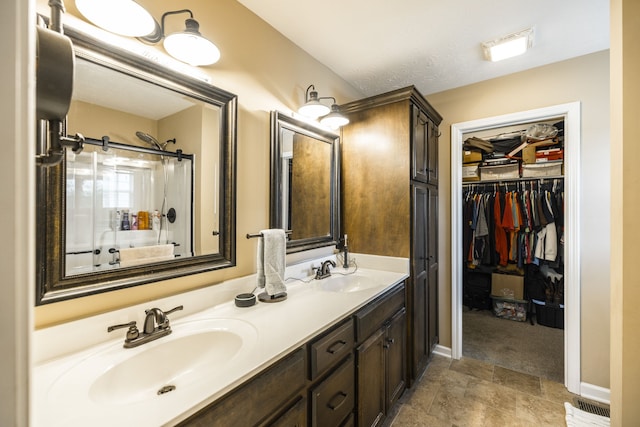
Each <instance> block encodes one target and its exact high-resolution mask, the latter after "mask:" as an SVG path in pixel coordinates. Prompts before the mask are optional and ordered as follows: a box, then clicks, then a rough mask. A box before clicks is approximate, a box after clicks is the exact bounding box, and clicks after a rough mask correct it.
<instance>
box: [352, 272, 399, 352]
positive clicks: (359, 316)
mask: <svg viewBox="0 0 640 427" xmlns="http://www.w3.org/2000/svg"><path fill="white" fill-rule="evenodd" d="M404 306H405V298H404V282H403V283H401V284H399V285H397V286H396V287H395V288H393V290H391V291H390V292H389V293H387V294H385V295H383V296H381V297H380V298H379V299H377V300H375V301H373V302H372V303H371V304H369V305H368V306H366V307H365V308H363V309H362V310H360V311H359V312H357V313H356V315H355V319H356V340H357V342H361V341H362V340H364V339H366V338H367V337H368V336H370V335H371V334H372V333H374V332H375V331H376V330H377V329H379V328H380V327H382V324H383V323H384V322H385V321H387V320H388V319H389V318H390V317H391V316H393V315H394V314H395V313H396V312H397V311H398V310H400V309H401V308H402V307H404Z"/></svg>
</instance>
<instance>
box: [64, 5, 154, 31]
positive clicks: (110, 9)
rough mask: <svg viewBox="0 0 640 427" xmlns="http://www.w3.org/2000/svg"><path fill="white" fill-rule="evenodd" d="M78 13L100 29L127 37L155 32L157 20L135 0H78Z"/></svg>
mask: <svg viewBox="0 0 640 427" xmlns="http://www.w3.org/2000/svg"><path fill="white" fill-rule="evenodd" d="M75 3H76V7H77V8H78V11H80V13H81V14H82V15H83V16H84V17H85V18H87V19H88V20H89V21H91V22H92V23H94V24H95V25H97V26H98V27H100V28H102V29H104V30H107V31H109V32H112V33H116V34H120V35H121V36H127V37H140V36H146V35H147V34H151V33H152V32H154V31H155V28H156V26H157V25H158V24H157V23H156V20H155V19H153V16H151V14H150V13H149V12H148V11H147V10H146V9H145V8H144V7H142V6H140V5H139V4H138V3H136V2H135V1H133V0H110V1H104V0H102V1H101V0H76V1H75Z"/></svg>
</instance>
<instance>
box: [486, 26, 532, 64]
mask: <svg viewBox="0 0 640 427" xmlns="http://www.w3.org/2000/svg"><path fill="white" fill-rule="evenodd" d="M533 36H534V28H533V27H531V28H527V29H526V30H522V31H518V32H516V33H512V34H508V35H506V36H503V37H500V38H498V39H495V40H491V41H488V42H484V43H482V49H483V52H484V58H485V59H486V60H487V61H492V62H495V61H501V60H503V59H507V58H512V57H514V56H518V55H522V54H523V53H525V52H526V51H527V49H529V48H530V47H532V46H533Z"/></svg>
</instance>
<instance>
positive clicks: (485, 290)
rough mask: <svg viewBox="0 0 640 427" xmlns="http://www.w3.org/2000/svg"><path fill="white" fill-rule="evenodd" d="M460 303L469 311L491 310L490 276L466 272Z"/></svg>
mask: <svg viewBox="0 0 640 427" xmlns="http://www.w3.org/2000/svg"><path fill="white" fill-rule="evenodd" d="M462 303H463V304H464V305H466V306H467V307H469V309H474V308H475V309H478V310H491V274H487V273H474V272H467V273H466V274H465V275H464V281H463V290H462Z"/></svg>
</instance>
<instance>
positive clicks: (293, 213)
mask: <svg viewBox="0 0 640 427" xmlns="http://www.w3.org/2000/svg"><path fill="white" fill-rule="evenodd" d="M271 122H272V144H271V150H272V154H271V156H272V165H271V180H272V182H271V226H272V227H273V228H284V229H286V230H290V232H291V234H290V239H289V241H288V243H287V251H288V252H289V253H291V252H296V251H300V250H306V249H312V248H317V247H322V246H330V245H332V244H335V243H336V241H337V236H338V230H339V195H338V189H339V137H338V136H337V135H336V134H334V133H332V132H330V131H326V130H324V129H321V128H316V127H315V126H313V125H311V124H309V123H306V122H303V121H300V120H297V119H295V118H292V117H289V116H287V115H285V114H283V113H280V112H277V111H274V112H273V113H272V115H271Z"/></svg>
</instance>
